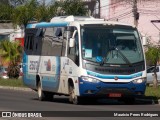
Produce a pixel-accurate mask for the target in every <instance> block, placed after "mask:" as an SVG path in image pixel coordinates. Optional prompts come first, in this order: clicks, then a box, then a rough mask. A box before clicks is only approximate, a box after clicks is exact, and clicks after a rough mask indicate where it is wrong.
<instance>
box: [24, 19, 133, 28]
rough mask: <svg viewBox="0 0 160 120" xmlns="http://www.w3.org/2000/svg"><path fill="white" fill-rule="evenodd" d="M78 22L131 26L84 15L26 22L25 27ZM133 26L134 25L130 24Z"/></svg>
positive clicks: (63, 24)
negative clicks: (48, 20) (31, 22)
mask: <svg viewBox="0 0 160 120" xmlns="http://www.w3.org/2000/svg"><path fill="white" fill-rule="evenodd" d="M75 23H76V24H79V25H85V24H103V25H123V26H132V25H129V24H125V23H119V22H115V21H105V20H104V19H96V18H93V17H85V16H68V17H67V16H59V17H54V18H52V19H51V21H50V22H40V23H33V24H28V25H27V28H48V27H66V26H72V25H75ZM132 27H134V26H132Z"/></svg>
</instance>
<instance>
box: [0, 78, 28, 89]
mask: <svg viewBox="0 0 160 120" xmlns="http://www.w3.org/2000/svg"><path fill="white" fill-rule="evenodd" d="M0 86H11V87H25V85H24V84H23V80H22V79H1V78H0Z"/></svg>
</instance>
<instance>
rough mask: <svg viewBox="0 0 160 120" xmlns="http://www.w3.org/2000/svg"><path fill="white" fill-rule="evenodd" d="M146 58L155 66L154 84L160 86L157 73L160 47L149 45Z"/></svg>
mask: <svg viewBox="0 0 160 120" xmlns="http://www.w3.org/2000/svg"><path fill="white" fill-rule="evenodd" d="M146 60H147V62H148V63H150V64H151V65H153V66H154V68H155V69H154V79H153V85H154V87H155V88H157V86H158V81H157V73H156V68H157V63H158V62H159V61H160V47H157V46H153V45H150V46H149V47H148V51H147V52H146Z"/></svg>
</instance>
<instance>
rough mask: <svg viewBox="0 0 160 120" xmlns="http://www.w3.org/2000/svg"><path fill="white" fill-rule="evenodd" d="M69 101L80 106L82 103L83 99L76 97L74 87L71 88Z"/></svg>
mask: <svg viewBox="0 0 160 120" xmlns="http://www.w3.org/2000/svg"><path fill="white" fill-rule="evenodd" d="M69 101H70V102H72V103H73V104H75V105H78V104H80V103H81V98H80V97H79V96H77V95H75V89H74V87H73V86H69Z"/></svg>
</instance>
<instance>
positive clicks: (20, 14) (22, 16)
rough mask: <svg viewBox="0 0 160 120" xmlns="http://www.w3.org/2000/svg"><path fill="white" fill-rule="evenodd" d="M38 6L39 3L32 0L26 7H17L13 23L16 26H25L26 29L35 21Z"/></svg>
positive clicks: (14, 11)
mask: <svg viewBox="0 0 160 120" xmlns="http://www.w3.org/2000/svg"><path fill="white" fill-rule="evenodd" d="M37 5H38V2H37V1H36V0H31V1H29V2H27V3H26V4H24V5H21V6H17V7H16V8H15V9H14V10H13V14H12V22H13V23H14V25H20V26H21V25H23V26H24V27H26V26H27V24H28V22H29V21H31V20H34V14H35V10H36V8H37Z"/></svg>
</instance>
